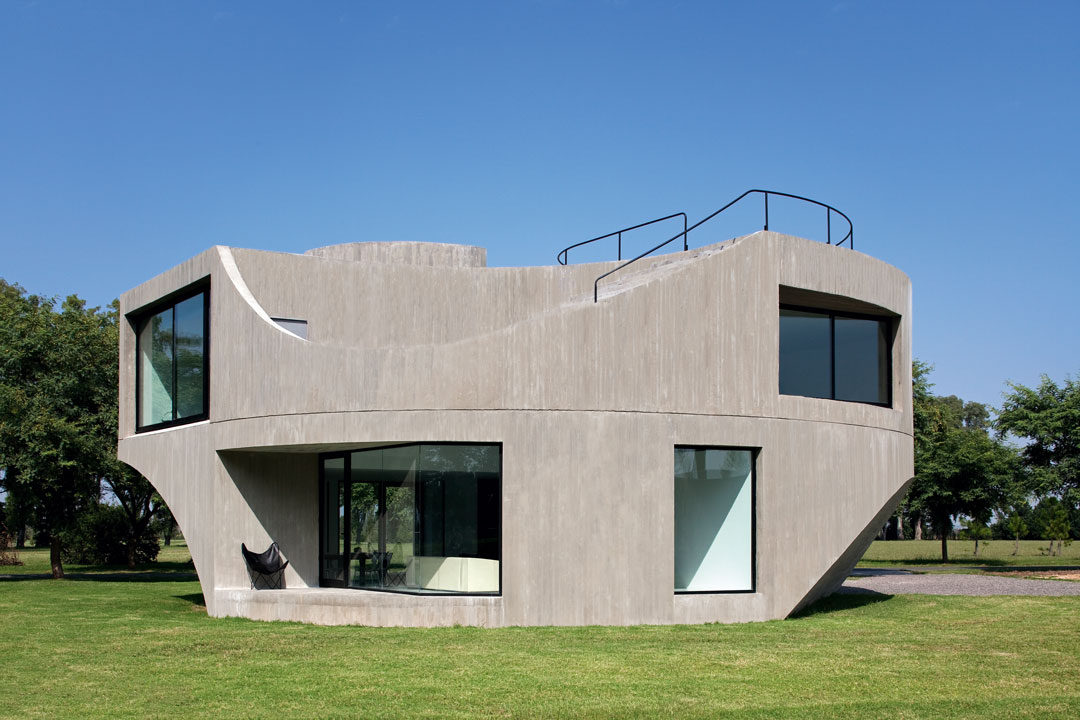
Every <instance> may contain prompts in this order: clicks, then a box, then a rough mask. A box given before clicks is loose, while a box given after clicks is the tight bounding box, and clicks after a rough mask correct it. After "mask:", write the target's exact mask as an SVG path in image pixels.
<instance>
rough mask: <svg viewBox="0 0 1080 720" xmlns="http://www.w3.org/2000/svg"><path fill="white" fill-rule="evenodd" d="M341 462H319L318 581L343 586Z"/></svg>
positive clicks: (342, 488) (331, 459) (343, 470)
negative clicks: (320, 486) (319, 557)
mask: <svg viewBox="0 0 1080 720" xmlns="http://www.w3.org/2000/svg"><path fill="white" fill-rule="evenodd" d="M344 480H345V458H328V459H326V460H323V503H324V505H323V512H322V521H323V522H322V527H323V538H322V549H323V557H322V577H323V578H324V579H327V580H331V581H334V582H337V583H340V584H342V585H343V584H344V583H345V563H344V557H345V495H344V492H343V491H344V485H345V483H344Z"/></svg>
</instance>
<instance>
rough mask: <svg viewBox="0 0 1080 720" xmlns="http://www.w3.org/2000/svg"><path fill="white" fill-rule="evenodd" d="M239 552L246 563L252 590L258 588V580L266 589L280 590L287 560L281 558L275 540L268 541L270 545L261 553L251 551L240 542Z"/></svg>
mask: <svg viewBox="0 0 1080 720" xmlns="http://www.w3.org/2000/svg"><path fill="white" fill-rule="evenodd" d="M240 552H241V554H242V555H243V556H244V562H245V563H246V564H247V568H248V579H249V580H250V581H251V589H252V590H258V589H259V582H260V581H261V582H262V584H263V587H264V589H266V590H282V589H283V588H284V587H285V568H287V567H288V566H289V561H288V560H283V559H282V557H281V551H280V550H279V549H278V544H277V543H276V542H272V543H270V547H268V548H266V550H265V551H264V552H261V553H256V552H252V551H251V550H248V548H247V545H246V544H244V543H240Z"/></svg>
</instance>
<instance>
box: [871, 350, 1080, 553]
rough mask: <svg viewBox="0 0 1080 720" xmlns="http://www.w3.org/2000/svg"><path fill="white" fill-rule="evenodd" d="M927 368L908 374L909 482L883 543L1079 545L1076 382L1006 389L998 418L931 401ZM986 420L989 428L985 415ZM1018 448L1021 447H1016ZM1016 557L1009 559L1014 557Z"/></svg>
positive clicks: (968, 405)
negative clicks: (959, 540)
mask: <svg viewBox="0 0 1080 720" xmlns="http://www.w3.org/2000/svg"><path fill="white" fill-rule="evenodd" d="M930 370H931V368H930V366H929V365H927V364H926V363H923V362H920V361H918V360H916V361H915V362H914V364H913V367H912V400H913V411H914V431H915V480H914V481H913V483H912V485H911V488H910V490H909V491H908V494H907V496H906V497H905V498H904V500H903V501H902V502H901V504H900V507H899V509H898V511H897V513H896V515H895V516H894V517H893V518H892V520H891V521H890V524H889V527H888V528H887V530H886V536H887V537H891V538H898V539H902V538H910V539H916V540H918V539H923V538H924V537H927V536H932V537H934V538H937V539H939V540H941V557H942V560H943V561H948V544H947V539H948V538H949V537H952V536H956V535H957V534H958V531H957V526H958V524H959V525H960V526H961V527H962V530H960V531H959V534H960V535H961V536H963V537H967V538H970V539H973V540H975V541H976V554H977V553H978V544H979V541H982V540H988V539H990V538H1000V539H1006V538H1007V539H1011V540H1014V541H1015V542H1016V543H1017V545H1016V547H1017V548H1018V547H1019V541H1020V540H1023V539H1040V540H1047V541H1055V542H1056V543H1057V546H1056V550H1055V546H1054V542H1051V543H1050V545H1049V546H1048V552H1049V553H1051V554H1053V553H1054V552H1057V553H1060V552H1061V546H1062V544H1069V543H1070V542H1071V541H1072V540H1073V539H1080V508H1078V505H1080V382H1078V381H1077V380H1074V379H1072V378H1066V379H1065V381H1064V382H1063V383H1062V384H1058V383H1056V382H1054V381H1053V380H1051V379H1050V378H1049V377H1047V376H1045V375H1044V376H1043V377H1042V379H1041V382H1040V383H1039V386H1038V387H1037V388H1034V389H1032V388H1028V387H1025V386H1024V385H1019V384H1016V383H1009V384H1008V387H1009V391H1008V392H1006V393H1005V394H1004V402H1003V404H1002V407H1001V409H1000V410H997V411H992V410H991V409H990V408H988V407H986V406H985V405H983V404H981V403H977V402H970V401H968V402H965V401H964V400H962V399H960V398H958V397H956V396H955V395H949V396H937V395H934V394H933V393H932V392H931V389H932V388H933V384H932V383H931V382H930V381H929V374H930ZM992 414H993V415H994V417H993V418H992V417H991V415H992ZM1018 444H1020V445H1019V446H1018ZM1014 553H1015V550H1014Z"/></svg>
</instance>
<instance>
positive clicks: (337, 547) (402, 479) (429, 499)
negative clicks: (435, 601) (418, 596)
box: [319, 443, 502, 594]
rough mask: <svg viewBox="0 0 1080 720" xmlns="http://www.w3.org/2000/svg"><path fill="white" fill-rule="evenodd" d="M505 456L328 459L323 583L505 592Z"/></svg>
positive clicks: (365, 453) (409, 448)
mask: <svg viewBox="0 0 1080 720" xmlns="http://www.w3.org/2000/svg"><path fill="white" fill-rule="evenodd" d="M501 498H502V449H501V446H499V445H465V444H426V443H425V444H412V445H396V446H393V447H380V448H370V449H363V450H355V451H349V452H344V453H329V454H326V455H323V456H322V457H321V477H320V512H319V527H320V546H321V558H322V560H321V567H320V582H321V584H322V585H326V586H332V587H355V588H370V589H379V590H393V591H401V592H411V593H440V594H445V593H467V594H497V593H498V592H499V591H500V577H501V575H500V560H501V550H502V547H501V545H502V543H501V534H502V532H501V530H502V528H501V518H502V503H501Z"/></svg>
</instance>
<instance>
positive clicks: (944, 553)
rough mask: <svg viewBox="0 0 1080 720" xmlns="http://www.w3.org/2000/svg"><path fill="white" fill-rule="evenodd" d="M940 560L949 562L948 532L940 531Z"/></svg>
mask: <svg viewBox="0 0 1080 720" xmlns="http://www.w3.org/2000/svg"><path fill="white" fill-rule="evenodd" d="M941 562H943V563H947V562H949V533H947V532H943V533H941Z"/></svg>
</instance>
